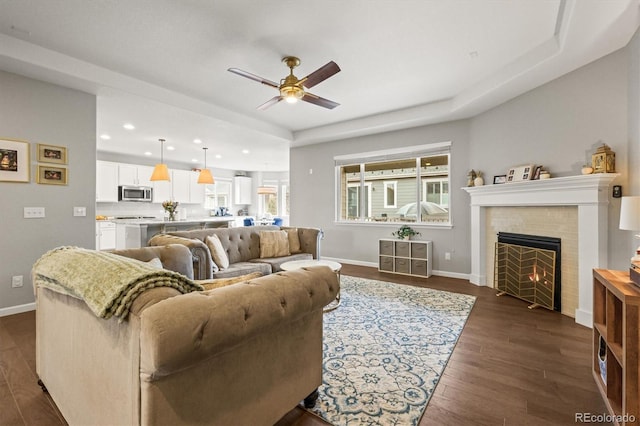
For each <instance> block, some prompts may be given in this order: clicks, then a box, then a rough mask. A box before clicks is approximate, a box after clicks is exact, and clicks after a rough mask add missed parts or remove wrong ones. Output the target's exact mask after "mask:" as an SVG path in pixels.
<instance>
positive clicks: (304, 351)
mask: <svg viewBox="0 0 640 426" xmlns="http://www.w3.org/2000/svg"><path fill="white" fill-rule="evenodd" d="M113 253H116V254H119V255H122V256H126V257H132V258H135V259H138V260H141V261H145V262H146V261H149V260H152V259H153V258H159V259H160V260H161V262H162V266H163V267H165V268H167V269H168V268H175V271H176V272H179V273H181V274H183V275H186V276H189V275H190V273H191V272H192V269H191V268H192V262H191V253H190V252H189V250H187V249H186V248H185V247H184V246H179V245H178V246H167V247H143V248H140V249H130V250H119V251H115V252H113ZM41 270H42V268H40V271H41ZM38 272H39V269H38V267H37V266H35V267H34V274H37V273H38ZM338 289H339V283H338V280H337V277H336V274H335V273H333V272H332V271H331V270H330V269H329V268H327V267H324V266H317V267H313V268H304V269H300V270H295V271H290V272H279V273H277V274H270V275H268V276H264V277H260V278H256V279H251V280H249V281H243V282H239V283H236V284H232V285H227V286H225V287H221V288H216V289H213V290H208V291H195V292H192V293H187V294H180V292H179V291H177V290H176V289H174V288H170V287H156V288H152V289H149V290H146V291H145V292H143V293H141V294H140V295H139V296H138V297H137V298H136V299H135V300H134V302H133V304H132V306H131V310H130V314H129V317H128V319H127V320H126V321H122V322H121V321H119V319H118V318H116V317H111V318H109V319H103V318H100V317H98V316H96V315H95V314H94V313H93V312H92V311H91V310H90V309H89V307H88V306H87V304H86V303H85V301H84V300H83V299H80V298H76V297H73V296H70V295H67V294H62V293H59V292H56V291H54V290H52V289H50V288H47V287H43V286H40V285H38V286H37V288H36V304H37V305H36V306H37V311H36V370H37V373H38V376H39V378H40V379H41V384H42V386H46V389H47V390H48V391H49V393H50V395H51V397H52V398H53V400H54V401H55V403H56V405H57V407H58V408H59V409H60V412H61V413H62V414H63V416H64V418H65V419H66V421H67V422H68V423H69V424H72V425H73V424H77V425H190V424H193V425H205V424H207V425H221V426H226V425H265V426H268V425H272V424H274V423H275V422H277V421H278V419H280V418H281V417H282V416H283V415H284V414H286V413H287V412H288V411H290V410H291V409H293V407H294V406H296V404H298V403H299V402H300V401H301V400H302V399H305V403H306V404H309V405H312V404H313V403H314V402H315V398H316V397H317V392H315V390H316V389H317V387H318V386H319V385H320V384H321V383H322V308H323V307H324V306H325V305H326V304H327V303H329V302H330V301H331V300H333V299H334V298H335V297H336V294H337V292H338Z"/></svg>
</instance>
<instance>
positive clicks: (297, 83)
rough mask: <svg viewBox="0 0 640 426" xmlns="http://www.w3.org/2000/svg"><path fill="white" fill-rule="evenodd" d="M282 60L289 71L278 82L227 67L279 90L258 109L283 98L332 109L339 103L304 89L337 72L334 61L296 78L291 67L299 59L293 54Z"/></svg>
mask: <svg viewBox="0 0 640 426" xmlns="http://www.w3.org/2000/svg"><path fill="white" fill-rule="evenodd" d="M282 62H284V63H285V64H286V65H287V66H288V67H289V70H290V71H289V75H288V76H286V77H285V78H283V79H282V80H280V84H278V83H276V82H274V81H271V80H267V79H266V78H262V77H260V76H257V75H255V74H251V73H250V72H247V71H243V70H241V69H238V68H229V71H231V72H232V73H234V74H238V75H240V76H242V77H246V78H249V79H251V80H254V81H257V82H259V83H262V84H265V85H267V86H271V87H273V88H276V89H278V90H279V91H280V94H279V95H278V96H274V97H273V98H271V99H269V100H268V101H267V102H265V103H263V104H262V105H260V106H259V107H258V109H260V110H264V109H267V108H269V107H270V106H272V105H275V104H277V103H278V102H280V101H281V100H285V101H287V102H288V103H295V102H297V101H298V100H302V101H305V102H309V103H311V104H314V105H318V106H321V107H324V108H329V109H333V108H335V107H337V106H338V105H340V104H339V103H337V102H333V101H330V100H329V99H325V98H321V97H320V96H316V95H314V94H313V93H309V92H307V91H305V89H310V88H312V87H313V86H315V85H316V84H318V83H321V82H323V81H324V80H326V79H327V78H329V77H331V76H332V75H334V74H336V73H338V72H339V71H340V67H339V66H338V65H337V64H336V63H335V62H333V61H331V62H329V63H327V64H326V65H324V66H322V67H320V68H318V69H317V70H315V71H314V72H312V73H311V74H309V75H308V76H306V77H304V78H301V79H298V77H296V76H295V75H293V69H294V68H295V67H297V66H298V65H300V59H298V58H296V57H295V56H285V57H284V58H282Z"/></svg>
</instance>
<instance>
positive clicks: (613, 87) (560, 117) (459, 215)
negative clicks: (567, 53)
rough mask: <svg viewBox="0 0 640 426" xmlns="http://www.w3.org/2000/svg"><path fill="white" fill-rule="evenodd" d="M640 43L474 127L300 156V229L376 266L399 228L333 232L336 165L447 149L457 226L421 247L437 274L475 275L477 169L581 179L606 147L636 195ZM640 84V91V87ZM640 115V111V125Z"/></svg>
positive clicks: (336, 145)
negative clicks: (535, 169) (389, 151)
mask: <svg viewBox="0 0 640 426" xmlns="http://www.w3.org/2000/svg"><path fill="white" fill-rule="evenodd" d="M637 38H638V37H636V39H634V43H635V44H634V46H635V47H632V46H629V47H628V48H625V49H622V50H620V51H617V52H614V53H613V54H611V55H608V56H606V57H604V58H602V59H600V60H598V61H595V62H593V63H591V64H588V65H586V66H584V67H582V68H580V69H578V70H576V71H574V72H572V73H569V74H567V75H565V76H563V77H561V78H559V79H556V80H554V81H551V82H549V83H548V84H545V85H543V86H541V87H538V88H536V89H534V90H532V91H530V92H527V93H525V94H523V95H521V96H518V97H517V98H515V99H513V100H511V101H509V102H505V103H504V104H502V105H499V106H497V107H495V108H493V109H491V110H489V111H487V112H485V113H482V114H479V115H478V116H476V117H473V118H471V119H468V120H461V121H456V122H450V123H444V124H438V125H432V126H425V127H420V128H415V129H410V130H402V131H397V132H391V133H385V134H379V135H373V136H364V137H360V138H354V139H347V140H340V141H334V142H329V143H324V144H320V145H315V146H303V147H298V148H293V149H292V150H291V155H290V158H291V160H290V161H291V182H292V200H293V202H292V213H291V221H292V224H294V225H295V224H300V225H308V226H318V227H321V228H323V229H324V230H325V235H326V237H325V241H323V246H322V254H323V255H324V256H327V257H334V258H340V259H344V260H352V261H356V263H357V262H365V263H366V262H372V263H375V262H376V258H377V240H378V239H379V238H389V237H391V232H392V231H393V230H395V228H396V227H397V226H392V225H375V226H373V225H369V226H367V225H339V224H336V223H334V208H335V207H334V206H335V194H334V193H335V184H334V163H333V157H334V156H335V155H341V154H351V153H359V152H366V151H373V150H379V149H385V148H393V147H399V146H407V145H419V144H426V143H430V142H440V141H451V142H452V155H451V161H452V165H451V200H452V201H451V211H452V214H453V225H454V226H453V228H452V229H446V230H432V229H430V228H425V229H420V231H421V232H422V236H421V239H429V240H432V241H433V269H435V270H438V271H445V272H450V273H454V274H457V273H460V274H468V273H469V272H470V258H469V252H470V247H469V198H468V195H467V194H466V193H465V192H464V191H462V190H461V189H460V188H461V187H463V186H465V185H466V174H467V171H468V170H469V169H471V168H473V169H476V170H481V171H482V172H483V173H484V177H485V183H491V182H492V180H493V176H494V175H499V174H505V173H506V172H507V170H508V169H509V168H510V167H511V166H515V165H518V164H525V163H530V162H531V163H536V164H543V165H544V166H545V168H548V170H549V171H550V172H551V174H552V176H569V175H576V174H579V173H580V168H581V166H582V164H583V163H585V162H590V159H591V153H592V152H593V151H595V149H596V148H597V147H598V146H599V145H600V144H602V143H606V144H608V145H609V146H611V148H612V149H613V150H614V151H615V152H616V165H617V166H616V168H617V171H618V172H619V173H621V177H619V178H618V179H617V181H616V183H619V184H622V185H623V192H624V193H625V194H626V193H628V188H627V187H626V183H627V182H628V176H627V175H628V158H627V148H628V146H627V145H628V143H627V140H628V130H627V128H628V126H627V114H628V108H629V105H628V104H629V102H628V97H627V91H628V70H629V49H632V48H633V49H635V51H636V53H635V56H637V55H638V52H637V50H638V48H637V45H638V44H640V42H638V40H637ZM636 61H638V59H636ZM636 66H637V65H636ZM636 74H637V73H636ZM635 84H636V91H637V86H638V82H637V81H636V83H635ZM638 110H639V109H638V107H637V101H636V107H635V114H636V116H637V115H638V112H639V111H638ZM636 122H638V120H636ZM636 138H637V139H640V135H636ZM636 161H637V160H636ZM310 168H313V174H309V169H310ZM610 199H611V205H610V208H609V217H610V220H609V235H610V244H609V247H610V249H609V259H610V267H612V268H618V269H624V268H626V266H625V262H628V258H629V253H628V250H627V249H626V244H625V245H620V244H617V241H618V240H619V239H620V238H622V239H626V238H628V236H627V234H625V233H623V232H622V231H620V230H618V217H619V204H620V203H619V199H613V198H611V197H610ZM447 251H449V252H452V259H451V261H446V260H444V257H445V255H444V253H445V252H447Z"/></svg>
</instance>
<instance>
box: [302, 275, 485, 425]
mask: <svg viewBox="0 0 640 426" xmlns="http://www.w3.org/2000/svg"><path fill="white" fill-rule="evenodd" d="M341 299H342V302H341V304H340V306H339V307H338V308H337V309H336V310H334V311H331V312H328V313H326V314H325V315H324V361H323V362H324V372H323V384H322V385H321V386H320V388H319V392H320V397H319V398H318V401H317V403H316V406H315V407H314V408H313V409H311V410H310V411H311V412H313V413H315V414H317V415H319V416H320V417H322V418H323V419H325V420H326V421H328V422H329V423H332V424H334V425H338V426H342V425H384V426H387V425H403V426H404V425H417V424H418V422H419V421H420V417H421V416H422V413H423V412H424V409H425V408H426V406H427V403H428V402H429V398H430V397H431V395H432V394H433V391H434V389H435V387H436V384H437V383H438V380H439V379H440V376H441V375H442V372H443V371H444V368H445V366H446V365H447V361H448V360H449V356H450V355H451V352H453V348H454V346H455V344H456V342H457V340H458V336H460V333H461V332H462V328H463V327H464V324H465V322H466V321H467V317H468V316H469V313H470V312H471V308H472V307H473V304H474V302H475V297H474V296H469V295H464V294H457V293H449V292H445V291H439V290H432V289H428V288H420V287H414V286H409V285H403V284H393V283H388V282H383V281H375V280H368V279H364V278H355V277H350V276H345V275H343V276H342V280H341Z"/></svg>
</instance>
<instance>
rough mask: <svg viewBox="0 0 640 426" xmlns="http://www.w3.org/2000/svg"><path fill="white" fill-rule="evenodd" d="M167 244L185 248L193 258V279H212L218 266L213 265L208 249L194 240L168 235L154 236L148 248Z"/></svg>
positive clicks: (200, 242)
mask: <svg viewBox="0 0 640 426" xmlns="http://www.w3.org/2000/svg"><path fill="white" fill-rule="evenodd" d="M168 244H182V245H184V246H187V248H188V249H189V250H190V251H191V256H192V257H193V279H195V280H208V279H211V278H212V277H213V272H215V271H217V270H218V266H216V264H215V263H213V260H212V258H211V252H210V251H209V247H207V245H206V244H205V243H203V242H202V241H200V240H198V239H196V238H184V237H177V236H175V235H168V234H156V235H154V236H153V237H151V239H150V240H149V245H150V246H165V245H168Z"/></svg>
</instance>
